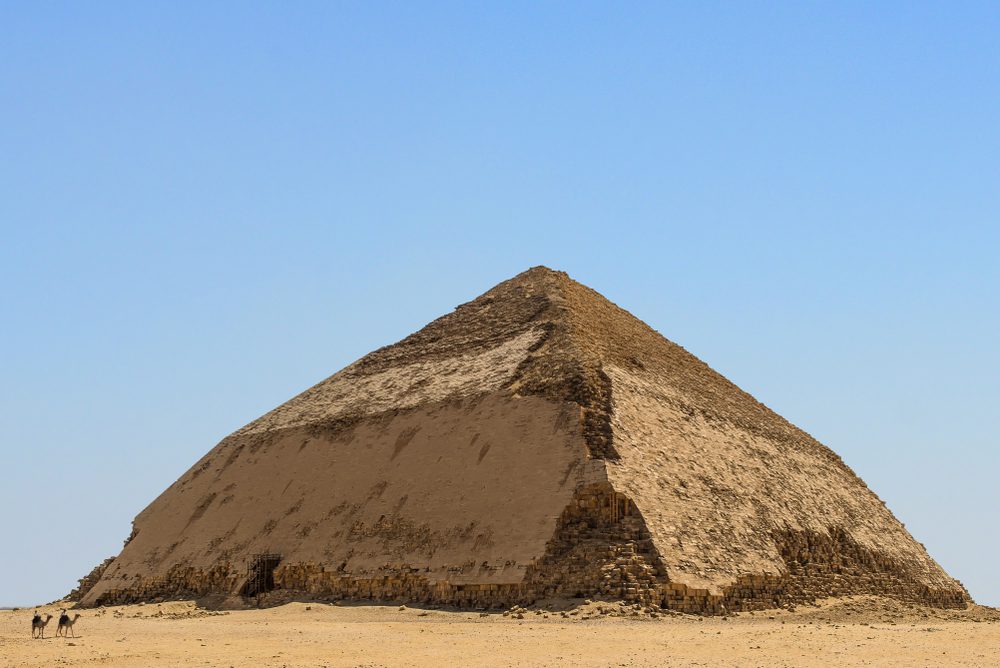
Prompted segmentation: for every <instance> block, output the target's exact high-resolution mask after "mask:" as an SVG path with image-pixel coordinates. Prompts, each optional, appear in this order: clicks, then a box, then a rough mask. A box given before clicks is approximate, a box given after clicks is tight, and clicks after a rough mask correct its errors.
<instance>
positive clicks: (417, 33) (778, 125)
mask: <svg viewBox="0 0 1000 668" xmlns="http://www.w3.org/2000/svg"><path fill="white" fill-rule="evenodd" d="M481 4H482V3H465V2H456V3H410V2H406V3H402V2H401V3H392V4H377V3H368V2H366V3H357V4H346V3H326V2H323V3H315V4H310V3H304V2H299V3H273V4H270V5H259V4H253V3H244V2H241V3H225V2H205V3H168V2H162V3H161V2H142V3H124V2H123V3H117V4H116V3H112V2H102V3H50V2H5V3H3V4H2V5H0V226H2V236H0V285H2V291H0V313H2V321H0V322H2V327H0V349H2V356H0V392H2V394H0V429H2V432H0V433H2V440H0V449H2V485H0V526H2V532H3V546H4V548H3V549H2V550H0V572H2V573H5V574H6V575H7V577H6V579H5V580H4V582H3V584H2V585H0V605H14V604H30V603H36V602H40V601H47V600H51V599H54V598H56V597H58V596H60V595H62V594H65V593H66V592H67V591H68V590H69V589H70V588H71V587H72V586H73V584H74V581H75V580H76V579H77V578H79V577H81V576H82V575H84V574H85V573H86V572H87V571H89V570H90V568H91V567H92V566H93V565H95V564H96V563H98V562H99V561H101V560H102V559H103V558H104V557H106V556H109V555H112V554H115V553H117V552H118V550H119V549H120V547H121V543H122V540H123V539H124V538H125V537H126V536H127V535H128V533H129V529H130V522H131V519H132V518H133V517H134V516H135V515H136V514H137V513H138V512H139V511H140V510H142V508H143V507H145V505H146V504H147V503H148V502H149V501H151V500H152V499H153V498H154V497H155V496H156V495H157V494H159V492H160V491H161V490H162V489H164V488H165V487H166V486H167V485H169V484H170V483H171V482H173V480H174V479H176V478H177V477H178V476H179V475H180V474H181V473H182V472H184V471H185V470H186V469H187V468H188V467H189V466H190V465H191V464H192V463H194V462H195V460H197V459H198V457H200V456H201V455H202V454H203V453H205V452H206V451H207V450H209V449H210V448H211V447H212V446H213V445H215V443H216V442H218V441H219V440H220V439H221V438H222V437H224V436H225V435H226V434H228V433H229V432H231V431H232V430H234V429H236V428H238V427H239V426H241V425H242V424H244V423H246V422H248V421H249V420H251V419H252V418H254V417H256V416H258V415H260V414H261V413H263V412H265V411H267V410H268V409H270V408H272V407H273V406H275V405H277V404H279V403H281V402H282V401H284V400H285V399H287V398H289V397H291V396H292V395H294V394H295V393H297V392H298V391H300V390H302V389H304V388H305V387H307V386H309V385H311V384H312V383H314V382H316V381H318V380H320V379H322V378H324V377H325V376H327V375H329V374H330V373H332V372H334V371H336V370H338V369H339V368H341V367H343V366H344V365H346V364H347V363H349V362H351V361H353V360H354V359H356V358H357V357H359V356H361V355H363V354H364V353H366V352H368V351H370V350H372V349H374V348H377V347H379V346H382V345H385V344H388V343H391V342H393V341H395V340H398V339H399V338H401V337H403V336H405V335H406V334H408V333H410V332H412V331H414V330H416V329H418V328H419V327H421V326H422V325H423V324H425V323H426V322H428V321H429V320H431V319H432V318H434V317H437V316H438V315H441V314H443V313H445V312H447V311H449V310H450V309H451V308H453V307H454V306H455V305H457V304H459V303H461V302H463V301H466V300H468V299H470V298H472V297H475V296H476V295H477V294H479V293H481V292H483V291H484V290H486V289H488V288H489V287H491V286H492V285H493V284H495V283H497V282H499V281H501V280H503V279H505V278H508V277H510V276H512V275H514V274H516V273H518V272H520V271H522V270H524V269H526V268H527V267H530V266H533V265H537V264H545V265H548V266H550V267H553V268H557V269H563V270H565V271H568V272H569V273H570V275H571V276H573V277H574V278H576V279H578V280H580V281H582V282H584V283H586V284H588V285H590V286H592V287H594V288H595V289H597V290H599V291H601V292H603V293H604V294H605V295H607V296H608V297H609V298H611V299H612V300H613V301H615V302H617V303H618V304H620V305H621V306H623V307H625V308H628V309H629V310H631V311H632V312H633V313H635V314H636V315H637V316H639V317H640V318H642V319H644V320H646V321H647V322H648V323H650V324H651V325H652V326H653V327H655V328H657V329H658V330H660V331H661V332H663V333H664V334H665V335H666V336H668V337H669V338H671V339H673V340H675V341H677V342H678V343H680V344H682V345H684V346H685V347H687V348H688V349H689V350H691V351H692V352H694V353H695V354H697V355H699V356H700V357H701V358H702V359H704V360H705V361H707V362H708V363H709V364H711V365H712V366H713V367H715V368H716V369H717V370H719V371H720V372H722V373H724V374H725V375H727V376H728V377H729V378H730V379H732V380H733V381H734V382H736V383H737V384H739V385H740V386H742V387H743V388H744V389H746V390H748V391H750V392H751V393H753V394H754V395H755V396H756V397H757V398H759V399H760V400H762V401H763V402H765V403H766V404H768V405H769V406H771V407H772V408H774V409H775V410H777V411H778V412H780V413H781V414H783V415H784V416H786V417H787V418H789V419H790V420H791V421H793V422H794V423H796V424H798V425H799V426H801V427H802V428H804V429H805V430H807V431H809V432H810V433H812V434H813V435H814V436H816V437H817V438H819V439H820V440H822V441H823V442H824V443H826V444H828V445H829V446H830V447H832V448H833V449H834V450H836V451H837V452H838V453H839V454H840V455H842V456H843V458H844V459H845V460H846V461H847V463H848V464H849V465H850V466H852V467H853V468H854V469H855V470H856V471H857V472H858V473H859V474H860V475H861V476H862V477H863V478H864V479H865V480H866V481H867V482H868V484H869V486H871V487H872V488H873V489H874V490H875V491H876V492H878V494H880V495H881V496H882V498H883V499H885V500H886V501H887V503H888V504H889V507H890V508H892V509H893V511H895V513H896V514H897V516H899V517H900V519H901V520H903V521H904V522H905V523H906V525H907V526H908V527H909V529H910V530H911V531H912V533H913V534H914V536H916V538H917V540H920V541H921V542H923V543H925V544H926V546H927V548H928V549H929V550H930V552H931V554H932V555H933V556H934V557H935V558H936V559H937V560H938V561H939V562H940V563H941V564H942V565H943V566H944V567H945V568H946V569H948V571H949V572H950V573H952V574H953V575H955V576H956V577H958V578H959V579H961V580H962V581H963V582H964V583H965V584H966V585H967V586H968V587H969V589H970V591H971V593H972V595H973V596H974V597H975V598H976V599H978V600H979V601H980V602H985V603H990V604H993V605H998V604H1000V580H998V575H997V573H998V568H997V555H998V554H1000V537H998V535H997V528H998V527H997V524H998V521H997V508H998V507H1000V485H998V482H997V480H998V472H1000V454H998V447H997V446H998V436H997V427H996V422H997V415H998V406H1000V347H998V345H997V342H998V340H1000V303H998V301H1000V297H998V295H1000V269H998V254H1000V80H998V79H1000V40H998V38H997V36H998V35H1000V5H998V4H997V3H988V2H984V3H976V2H963V3H950V2H940V3H935V4H925V3H914V2H905V3H893V2H882V3H868V2H858V3H851V2H828V3H818V2H789V3H785V4H782V3H710V2H690V3H663V2H657V3H650V4H648V5H644V4H640V3H632V4H629V5H628V6H623V5H619V4H616V3H600V4H590V3H551V4H550V3H506V2H505V3H493V4H492V6H479V7H473V5H481Z"/></svg>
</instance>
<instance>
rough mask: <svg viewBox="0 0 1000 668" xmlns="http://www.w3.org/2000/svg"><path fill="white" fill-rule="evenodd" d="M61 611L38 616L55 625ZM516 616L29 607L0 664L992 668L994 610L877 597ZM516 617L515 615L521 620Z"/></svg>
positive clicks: (306, 606) (591, 607)
mask: <svg viewBox="0 0 1000 668" xmlns="http://www.w3.org/2000/svg"><path fill="white" fill-rule="evenodd" d="M59 607H63V606H61V605H59V604H51V605H47V606H41V607H39V610H40V611H41V612H42V613H43V614H44V613H51V614H54V615H58V609H59ZM548 607H549V608H551V609H546V607H545V606H538V607H535V608H533V609H530V610H518V609H515V611H514V612H513V613H511V612H510V611H506V614H505V613H490V614H488V615H487V614H485V613H479V612H468V611H454V610H441V609H431V608H415V607H408V606H396V605H362V604H346V603H345V604H342V605H337V604H325V603H289V604H286V605H283V606H280V607H275V608H268V609H262V610H236V611H210V610H204V609H199V608H198V607H196V606H195V604H194V603H193V602H167V603H162V604H145V605H128V606H118V607H107V608H98V609H92V610H82V611H81V613H82V614H83V616H82V617H81V618H80V620H79V622H78V623H77V625H76V629H75V630H76V634H77V636H78V637H76V638H67V639H63V638H55V637H53V636H54V635H55V620H54V619H53V621H52V623H51V624H49V626H48V628H47V629H46V638H45V639H44V640H32V639H31V637H30V622H31V614H32V609H22V610H17V611H2V612H0V666H3V667H4V668H6V667H8V666H9V667H11V668H13V667H14V666H17V667H24V668H30V667H34V666H39V667H40V666H45V667H47V668H48V667H51V666H60V665H61V666H116V667H125V666H130V667H131V666H135V667H146V666H236V667H239V666H273V667H275V668H278V667H283V666H287V667H291V666H311V667H313V668H316V667H320V666H369V667H373V666H480V665H482V666H563V665H567V666H568V665H572V666H726V667H727V668H728V667H733V666H747V667H749V666H998V665H1000V624H998V622H1000V611H998V610H995V609H991V608H985V607H982V606H970V607H969V608H968V609H966V610H941V609H935V608H927V607H922V606H916V605H912V604H906V603H900V602H897V601H892V600H885V599H877V598H868V597H866V598H861V597H856V598H848V599H835V600H834V599H830V600H826V601H822V602H820V604H819V605H817V606H800V607H798V608H797V609H796V610H794V611H789V610H774V611H767V612H757V613H740V614H737V615H733V616H729V617H725V618H723V617H697V616H693V615H681V614H671V615H666V616H663V615H661V616H658V617H656V618H651V617H650V616H649V615H648V614H646V613H645V612H644V611H637V610H635V609H633V608H632V607H626V606H623V605H621V604H611V603H599V602H593V603H589V604H578V605H575V606H569V607H567V606H565V605H563V606H560V605H557V604H553V605H550V606H548ZM519 615H520V617H519Z"/></svg>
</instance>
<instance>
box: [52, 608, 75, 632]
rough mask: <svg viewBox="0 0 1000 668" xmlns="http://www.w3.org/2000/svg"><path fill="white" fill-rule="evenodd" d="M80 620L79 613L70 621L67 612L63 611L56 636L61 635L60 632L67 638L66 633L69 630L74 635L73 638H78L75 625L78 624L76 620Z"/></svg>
mask: <svg viewBox="0 0 1000 668" xmlns="http://www.w3.org/2000/svg"><path fill="white" fill-rule="evenodd" d="M78 619H80V614H79V613H77V614H75V615H73V619H70V618H69V615H67V614H66V611H65V610H63V611H62V614H61V615H59V626H58V627H56V635H57V636H58V635H60V632H61V634H62V637H63V638H65V637H66V631H67V630H69V632H70V633H72V634H73V637H74V638H75V637H76V632H75V631H73V625H74V624H76V620H78Z"/></svg>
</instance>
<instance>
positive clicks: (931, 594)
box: [79, 267, 969, 614]
mask: <svg viewBox="0 0 1000 668" xmlns="http://www.w3.org/2000/svg"><path fill="white" fill-rule="evenodd" d="M859 593H869V594H878V595H886V596H893V597H897V598H900V599H905V600H912V601H919V602H923V603H928V604H931V605H936V606H945V607H961V606H965V605H966V604H967V603H968V600H969V599H968V594H967V593H966V592H965V590H964V588H963V587H962V586H961V585H960V584H959V583H958V582H956V581H955V580H954V579H952V578H950V577H949V576H948V575H947V574H946V573H945V572H944V571H943V570H942V569H941V568H940V566H938V565H937V564H936V563H935V562H934V560H933V559H931V558H930V556H929V555H928V554H927V553H926V551H925V550H924V548H923V546H921V545H920V544H919V543H917V542H916V541H915V540H914V539H913V538H912V537H911V536H910V535H909V533H908V532H907V531H906V529H905V528H904V527H903V526H902V524H900V523H899V522H898V521H897V520H896V519H895V517H893V515H892V513H891V512H890V511H889V510H888V509H887V508H886V507H885V505H884V504H883V503H882V502H881V501H880V500H879V499H878V497H877V496H876V495H875V494H874V493H873V492H872V491H871V490H869V489H868V488H867V487H866V486H865V484H864V483H863V482H862V481H861V480H860V479H859V478H858V477H857V476H856V475H855V474H854V473H853V472H852V471H851V470H850V469H849V468H848V467H847V466H846V465H845V464H844V463H843V462H842V461H841V459H840V458H839V457H837V455H835V454H834V453H833V452H832V451H830V450H829V449H828V448H826V447H825V446H823V445H822V444H820V443H818V442H817V441H815V440H814V439H812V438H811V437H810V436H809V435H808V434H805V433H804V432H802V431H801V430H799V429H797V428H796V427H794V426H793V425H791V424H790V423H788V422H787V421H785V420H784V419H782V418H781V417H780V416H778V415H776V414H775V413H773V412H772V411H770V410H769V409H768V408H767V407H765V406H764V405H762V404H760V403H759V402H757V401H756V400H755V399H753V397H751V396H749V395H747V394H746V393H744V392H742V391H741V390H740V389H739V388H737V387H736V386H735V385H733V384H732V383H730V382H729V381H727V380H726V379H725V378H723V377H722V376H720V375H719V374H717V373H716V372H714V371H713V370H712V369H710V368H709V367H708V366H707V365H705V364H704V363H703V362H701V361H700V360H698V359H697V358H695V357H694V356H692V355H691V354H689V353H688V352H687V351H685V350H684V349H683V348H681V347H680V346H677V345H676V344H674V343H671V342H670V341H668V340H666V339H665V338H663V337H662V336H660V335H659V334H658V333H656V332H655V331H653V330H652V329H650V328H649V327H648V326H646V325H645V324H644V323H642V322H641V321H639V320H637V319H635V318H634V317H633V316H631V315H630V314H628V313H627V312H625V311H623V310H622V309H620V308H618V307H617V306H615V305H614V304H612V303H611V302H609V301H607V300H606V299H604V298H603V297H601V296H600V295H598V294H597V293H596V292H593V291H592V290H590V289H588V288H586V287H584V286H582V285H580V284H579V283H576V282H574V281H572V280H571V279H569V277H567V276H566V275H565V274H562V273H559V272H553V271H550V270H548V269H545V268H541V267H539V268H535V269H532V270H529V271H527V272H525V273H523V274H521V275H519V276H517V277H515V278H513V279H511V280H509V281H506V282H504V283H501V284H500V285H498V286H496V287H495V288H493V289H492V290H490V291H489V292H487V293H485V294H484V295H482V296H480V297H479V298H477V299H475V300H473V301H471V302H469V303H467V304H463V305H462V306H460V307H458V308H457V309H456V310H455V311H454V312H453V313H450V314H448V315H446V316H444V317H442V318H439V319H437V320H435V321H433V322H432V323H430V324H429V325H428V326H427V327H425V328H424V329H422V330H420V331H419V332H417V333H415V334H413V335H411V336H409V337H407V338H406V339H404V340H403V341H400V342H399V343H397V344H394V345H391V346H387V347H385V348H381V349H379V350H376V351H375V352H373V353H371V354H369V355H367V356H366V357H363V358H362V359H360V360H358V361H357V362H355V363H354V364H351V365H350V366H348V367H347V368H345V369H343V370H342V371H340V372H338V373H337V374H335V375H333V376H331V377H330V378H328V379H327V380H325V381H323V382H321V383H319V384H318V385H316V386H314V387H312V388H310V389H308V390H306V391H305V392H303V393H302V394H300V395H298V396H297V397H294V398H293V399H291V400H290V401H288V402H287V403H285V404H283V405H281V406H279V407H278V408H276V409H274V410H273V411H271V412H270V413H268V414H266V415H264V416H263V417H261V418H259V419H257V420H255V421H253V422H251V423H250V424H248V425H247V426H245V427H243V428H242V429H240V430H239V431H237V432H235V433H234V434H232V435H230V436H229V437H227V438H226V439H224V440H223V441H222V442H221V443H219V444H218V445H217V446H216V447H215V448H214V449H212V450H211V451H210V452H209V453H208V454H207V455H205V456H204V457H203V458H202V459H201V461H199V462H197V463H196V464H195V465H194V467H193V468H192V469H191V470H189V471H188V472H187V473H186V474H184V475H183V476H182V477H181V478H180V479H179V480H178V481H177V482H175V483H174V484H173V485H171V487H170V488H168V489H167V490H166V491H164V492H163V494H161V495H160V497H159V498H157V499H156V500H155V501H154V502H153V503H152V504H150V506H149V507H148V508H146V509H145V510H144V511H143V512H142V513H140V514H139V516H138V517H137V518H136V520H135V523H134V530H133V533H132V535H131V536H130V539H129V540H128V541H127V543H126V545H125V547H124V549H123V550H122V552H121V554H120V555H118V557H116V558H115V559H114V561H112V562H111V563H110V564H107V565H106V567H105V568H104V569H103V570H100V571H98V570H95V573H94V574H92V575H91V576H88V579H87V582H86V583H81V589H80V590H79V595H80V596H81V597H82V604H83V605H100V604H107V603H121V602H126V601H138V600H147V601H148V600H157V599H161V598H167V597H181V596H183V597H198V598H202V599H203V600H204V601H205V602H206V603H208V604H215V605H238V604H241V602H243V603H245V602H246V601H251V600H252V601H258V602H260V603H261V604H266V603H269V602H278V601H281V600H287V599H288V598H291V597H296V598H306V599H339V598H358V599H377V600H393V601H414V602H437V603H446V604H455V605H462V606H470V607H491V606H507V605H511V604H513V603H520V604H524V603H529V602H531V601H534V600H537V599H540V598H550V597H607V598H612V599H624V600H627V601H634V602H642V603H644V604H647V605H660V606H664V607H668V608H673V609H678V610H684V611H689V612H698V613H705V614H714V613H721V612H725V611H733V610H745V609H763V608H771V607H775V606H780V605H785V604H788V603H794V602H800V601H807V600H812V599H815V598H817V597H825V596H837V595H849V594H859Z"/></svg>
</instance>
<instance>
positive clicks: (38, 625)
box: [31, 612, 52, 638]
mask: <svg viewBox="0 0 1000 668" xmlns="http://www.w3.org/2000/svg"><path fill="white" fill-rule="evenodd" d="M51 619H52V615H45V619H42V616H41V615H40V614H38V613H37V612H36V613H35V616H34V617H32V618H31V637H32V638H34V637H35V632H36V631H37V632H38V637H39V638H45V625H46V624H48V623H49V621H50V620H51Z"/></svg>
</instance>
